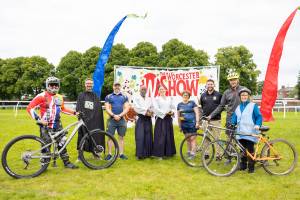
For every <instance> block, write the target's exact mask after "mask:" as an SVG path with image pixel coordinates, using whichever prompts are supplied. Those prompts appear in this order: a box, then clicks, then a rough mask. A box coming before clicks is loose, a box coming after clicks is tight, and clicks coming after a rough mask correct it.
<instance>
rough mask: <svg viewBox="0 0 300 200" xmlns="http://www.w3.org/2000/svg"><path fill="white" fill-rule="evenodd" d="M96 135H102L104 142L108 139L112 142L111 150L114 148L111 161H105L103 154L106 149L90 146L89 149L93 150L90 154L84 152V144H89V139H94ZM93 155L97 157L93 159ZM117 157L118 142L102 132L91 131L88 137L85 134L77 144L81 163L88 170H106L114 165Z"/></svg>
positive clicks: (97, 130) (104, 154) (98, 130)
mask: <svg viewBox="0 0 300 200" xmlns="http://www.w3.org/2000/svg"><path fill="white" fill-rule="evenodd" d="M96 134H102V135H104V137H105V141H106V140H107V139H110V140H111V141H112V144H113V148H114V154H113V155H112V158H111V159H109V160H106V156H107V155H106V153H105V148H106V147H103V146H101V145H96V146H95V145H94V144H92V145H93V146H90V148H91V149H93V150H92V151H91V152H87V151H85V150H84V145H85V143H86V142H89V140H90V138H94V137H95V135H96ZM105 143H106V142H105ZM90 145H91V144H90ZM105 146H106V145H105ZM94 155H98V156H99V157H97V158H94ZM118 155H119V146H118V142H117V140H116V139H115V137H113V136H112V135H110V134H109V133H107V132H105V131H102V130H100V129H96V130H93V131H91V132H90V135H89V134H85V135H84V137H83V138H82V139H81V141H80V144H79V158H80V160H81V161H82V163H83V164H84V165H85V166H86V167H88V168H90V169H94V170H99V169H105V168H108V167H110V166H111V165H112V164H114V162H115V161H116V160H117V158H118Z"/></svg>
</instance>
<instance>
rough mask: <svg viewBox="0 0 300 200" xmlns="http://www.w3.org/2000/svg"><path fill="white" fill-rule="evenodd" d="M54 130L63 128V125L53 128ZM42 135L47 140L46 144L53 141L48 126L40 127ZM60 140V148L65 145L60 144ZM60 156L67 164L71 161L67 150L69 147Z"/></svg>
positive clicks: (44, 151) (44, 150)
mask: <svg viewBox="0 0 300 200" xmlns="http://www.w3.org/2000/svg"><path fill="white" fill-rule="evenodd" d="M52 130H53V131H59V130H62V126H61V125H60V126H59V128H56V129H52ZM40 136H41V138H42V139H43V140H44V141H45V142H46V144H49V143H51V142H52V140H51V138H50V136H49V129H48V128H47V127H40ZM59 142H60V140H59V141H57V143H58V145H57V147H58V150H60V149H61V148H62V147H63V145H59ZM46 152H47V149H43V150H42V153H46ZM59 155H60V158H61V159H62V160H63V162H64V163H65V164H66V163H68V162H69V155H68V152H67V148H65V149H64V150H63V151H62V152H61V153H60V154H59Z"/></svg>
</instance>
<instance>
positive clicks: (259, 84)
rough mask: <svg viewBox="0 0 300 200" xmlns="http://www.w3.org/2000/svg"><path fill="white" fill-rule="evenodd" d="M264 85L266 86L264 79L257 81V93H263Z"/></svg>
mask: <svg viewBox="0 0 300 200" xmlns="http://www.w3.org/2000/svg"><path fill="white" fill-rule="evenodd" d="M263 86H264V81H258V82H257V94H258V95H261V94H262V89H263Z"/></svg>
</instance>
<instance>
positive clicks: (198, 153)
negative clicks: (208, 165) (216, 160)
mask: <svg viewBox="0 0 300 200" xmlns="http://www.w3.org/2000/svg"><path fill="white" fill-rule="evenodd" d="M195 136H196V140H197V138H198V137H199V138H201V142H202V140H203V136H204V135H203V134H200V133H197V134H192V135H189V136H188V137H186V138H184V139H183V140H182V142H181V144H180V157H181V159H182V161H183V162H184V163H185V164H186V165H188V166H190V167H202V166H203V165H202V162H201V158H202V156H201V152H202V149H203V147H198V144H197V147H196V155H195V158H193V159H190V157H189V155H187V152H185V150H184V148H185V147H186V146H187V141H188V139H189V138H191V137H195ZM205 140H206V142H207V144H209V143H211V139H210V138H209V137H206V138H205ZM214 150H215V149H214V146H213V152H212V153H211V154H210V155H209V159H210V160H211V159H213V156H214ZM197 161H198V162H197Z"/></svg>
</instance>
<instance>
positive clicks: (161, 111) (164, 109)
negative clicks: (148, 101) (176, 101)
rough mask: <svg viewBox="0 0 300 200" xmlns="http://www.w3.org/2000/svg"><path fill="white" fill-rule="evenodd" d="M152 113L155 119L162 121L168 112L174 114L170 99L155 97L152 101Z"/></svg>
mask: <svg viewBox="0 0 300 200" xmlns="http://www.w3.org/2000/svg"><path fill="white" fill-rule="evenodd" d="M153 107H154V113H155V115H156V116H157V117H159V118H161V119H163V118H164V117H165V116H166V114H167V113H168V112H170V111H173V112H174V109H175V107H174V105H173V100H172V97H157V98H156V99H155V100H154V101H153Z"/></svg>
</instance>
